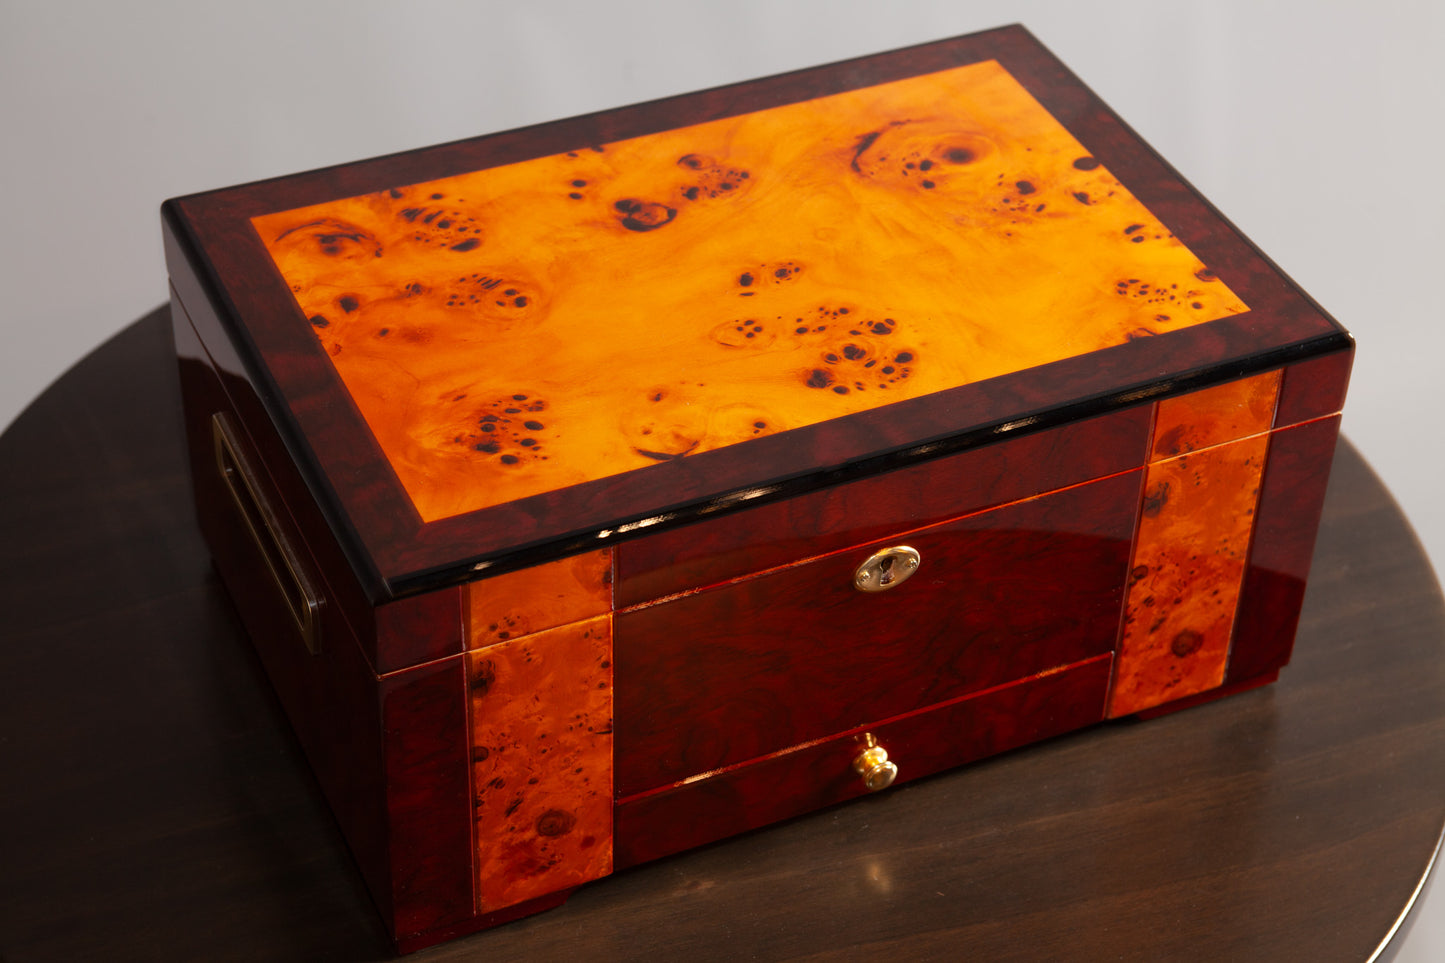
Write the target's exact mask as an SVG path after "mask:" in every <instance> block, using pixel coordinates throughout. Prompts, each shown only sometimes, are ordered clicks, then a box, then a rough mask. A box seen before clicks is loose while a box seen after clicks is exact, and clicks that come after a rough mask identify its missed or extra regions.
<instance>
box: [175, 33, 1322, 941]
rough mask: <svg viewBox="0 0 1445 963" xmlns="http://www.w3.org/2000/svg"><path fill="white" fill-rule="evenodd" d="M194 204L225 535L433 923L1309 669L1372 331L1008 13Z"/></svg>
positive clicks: (204, 403)
mask: <svg viewBox="0 0 1445 963" xmlns="http://www.w3.org/2000/svg"><path fill="white" fill-rule="evenodd" d="M164 223H165V232H166V254H167V262H168V265H169V266H170V270H171V273H172V279H173V291H174V301H175V305H176V309H177V311H176V318H177V349H178V352H179V354H180V356H181V359H182V364H181V371H182V384H183V388H184V392H185V397H186V408H187V414H186V417H187V429H188V433H189V436H190V441H191V446H192V469H193V473H194V475H195V489H196V494H197V501H198V505H199V507H200V518H201V525H202V528H203V531H204V532H205V534H206V536H207V538H208V540H209V541H210V543H211V546H212V549H213V551H214V553H215V555H216V566H217V569H218V571H219V572H220V573H221V575H222V577H223V578H224V579H225V581H226V584H227V586H228V587H229V588H230V590H231V592H232V594H233V596H234V597H235V598H236V600H237V602H238V604H239V606H240V608H241V610H242V613H243V617H244V618H245V619H246V622H247V625H248V627H249V629H250V630H251V632H252V634H253V636H254V638H255V640H256V646H257V650H258V651H259V652H260V654H261V659H262V661H263V663H264V664H265V667H266V670H267V672H268V673H269V674H270V676H271V678H272V680H273V682H274V684H275V687H276V690H277V692H278V694H279V696H280V699H281V701H282V703H283V704H284V705H285V707H286V711H287V713H288V715H289V716H290V718H291V720H292V722H293V723H294V724H295V726H296V729H297V732H298V735H299V738H300V742H301V744H302V746H303V747H304V748H305V750H306V752H307V755H308V757H309V758H310V759H311V761H312V763H313V766H314V768H315V770H316V772H317V777H318V781H319V783H320V785H321V786H322V788H323V790H324V791H325V792H326V795H327V798H328V799H329V801H330V802H331V805H332V806H333V808H334V809H335V810H336V813H337V816H338V821H339V823H340V825H341V826H342V828H343V830H344V832H345V834H346V836H347V839H348V841H349V843H350V845H351V847H352V849H353V851H354V852H355V854H356V856H357V859H358V862H359V864H360V865H361V869H362V873H363V875H364V876H365V878H366V880H367V883H368V885H369V887H370V889H371V891H372V893H373V895H374V897H375V900H376V902H377V905H378V907H379V908H380V910H381V913H382V915H383V918H384V919H385V921H386V925H387V926H388V928H389V930H390V932H391V934H392V935H393V937H394V939H395V940H396V943H397V945H398V947H400V948H402V949H403V950H407V949H415V948H418V947H421V946H425V945H428V944H429V943H432V942H436V941H439V940H441V939H445V938H447V937H449V936H454V935H458V934H461V933H464V932H468V931H471V930H476V929H480V928H485V927H488V926H493V925H496V924H499V923H502V922H505V921H507V920H508V919H513V918H516V917H518V916H522V915H526V914H528V913H531V912H536V911H538V910H540V909H543V908H546V907H547V906H550V905H553V904H555V903H556V902H558V901H560V900H561V899H563V898H564V897H565V895H566V894H567V893H568V892H570V891H571V890H572V889H574V888H575V887H577V886H579V885H581V884H583V883H586V882H588V881H589V880H593V879H596V878H598V877H600V876H604V875H606V874H608V873H610V872H611V871H612V870H613V869H614V868H615V867H622V866H629V865H633V864H635V863H638V862H641V861H644V860H647V859H652V858H655V857H658V856H661V855H665V854H667V853H671V852H675V851H677V850H679V849H682V848H686V847H688V846H692V845H698V844H701V843H704V842H708V841H711V840H716V839H720V838H722V837H725V836H727V835H729V834H730V833H734V832H738V831H741V830H745V829H749V828H754V827H757V826H761V825H763V824H765V823H768V822H770V821H774V820H778V819H783V818H787V817H790V816H793V815H796V814H798V813H802V812H805V811H808V810H810V809H814V808H817V807H819V806H825V805H829V804H832V803H835V802H839V801H842V800H845V799H849V798H852V797H854V796H857V795H861V794H862V793H864V792H865V791H867V787H865V785H864V783H863V780H862V778H861V777H860V775H859V773H858V772H857V771H856V769H855V767H854V765H853V762H854V759H855V758H856V757H857V755H858V753H859V752H860V751H861V750H862V748H863V747H865V746H866V745H868V744H869V742H870V741H871V742H876V743H877V744H878V745H880V746H882V747H883V748H884V749H886V750H887V751H888V753H889V756H890V759H891V760H892V761H893V762H894V763H896V764H897V766H898V767H899V776H898V778H899V780H900V781H903V782H907V781H908V780H911V779H915V778H918V777H920V776H923V775H926V774H928V773H930V772H934V771H937V770H939V769H942V768H946V767H948V766H950V765H956V764H959V763H963V762H967V761H969V760H973V759H977V758H982V757H984V756H987V755H990V754H992V753H996V752H1001V751H1003V750H1006V749H1009V748H1013V747H1015V746H1019V745H1023V744H1025V743H1027V742H1030V741H1033V740H1037V739H1041V738H1045V737H1047V736H1051V735H1055V734H1058V733H1062V732H1065V731H1068V730H1070V729H1074V728H1078V727H1081V726H1085V725H1088V724H1091V723H1093V722H1096V721H1098V720H1100V719H1101V718H1104V717H1107V716H1115V717H1117V716H1120V715H1126V714H1131V713H1139V714H1148V713H1157V712H1162V711H1168V710H1171V709H1174V708H1179V707H1182V706H1185V705H1189V704H1193V703H1194V702H1197V701H1199V700H1202V699H1205V698H1212V697H1215V696H1217V695H1219V694H1221V693H1227V692H1231V691H1237V690H1239V689H1241V688H1245V687H1248V686H1251V685H1256V684H1259V683H1260V682H1261V681H1263V680H1268V679H1272V678H1273V677H1274V676H1275V674H1276V673H1277V672H1278V670H1279V668H1280V667H1281V666H1282V665H1284V663H1285V662H1286V661H1288V659H1289V657H1290V652H1291V644H1292V637H1293V630H1294V625H1295V621H1296V619H1297V617H1298V611H1299V603H1300V599H1301V597H1302V593H1303V586H1304V580H1305V577H1306V575H1307V574H1308V568H1309V562H1310V550H1311V545H1312V539H1313V531H1314V527H1315V524H1316V521H1317V519H1318V515H1319V510H1320V502H1321V498H1322V496H1323V491H1324V478H1325V469H1326V466H1327V464H1328V462H1329V458H1330V453H1331V451H1332V446H1333V444H1334V439H1335V435H1336V431H1337V426H1338V420H1339V419H1338V412H1339V410H1340V405H1341V403H1342V401H1343V396H1344V386H1345V382H1346V380H1347V378H1348V373H1349V366H1350V359H1351V353H1350V350H1349V339H1348V336H1347V335H1346V334H1345V333H1344V332H1343V330H1342V329H1340V328H1339V326H1338V325H1336V324H1335V323H1334V322H1333V321H1331V320H1330V319H1329V318H1328V317H1326V316H1325V315H1323V314H1322V313H1321V312H1320V311H1319V310H1318V308H1317V307H1316V306H1315V305H1314V304H1313V303H1312V302H1311V301H1309V299H1308V298H1307V297H1305V296H1304V295H1302V294H1301V293H1300V292H1298V291H1297V289H1295V288H1294V287H1293V286H1292V285H1291V284H1289V282H1288V281H1287V279H1284V278H1283V277H1282V276H1281V275H1279V273H1278V272H1277V271H1276V270H1275V269H1274V268H1273V266H1272V265H1270V264H1269V263H1268V262H1267V261H1265V260H1264V259H1263V258H1261V257H1260V256H1259V254H1258V252H1257V251H1256V250H1255V249H1254V248H1253V247H1252V246H1251V245H1250V244H1249V243H1248V242H1247V241H1245V240H1244V239H1243V238H1242V237H1240V236H1239V235H1238V233H1237V232H1235V231H1234V229H1233V228H1232V227H1230V226H1229V225H1228V224H1227V223H1225V222H1223V221H1222V220H1221V219H1220V218H1219V217H1218V215H1217V214H1215V213H1214V211H1213V210H1212V208H1210V207H1209V206H1208V205H1207V204H1205V203H1204V202H1202V201H1201V200H1200V199H1199V198H1198V197H1197V195H1195V194H1194V192H1193V191H1192V190H1191V189H1190V188H1188V186H1187V185H1185V184H1183V183H1182V182H1181V181H1180V180H1179V179H1178V177H1177V175H1176V174H1175V173H1174V172H1173V171H1172V170H1170V169H1169V168H1168V167H1167V166H1166V165H1164V164H1163V163H1162V162H1161V161H1160V160H1159V159H1158V157H1157V156H1156V155H1154V154H1153V153H1152V152H1151V151H1149V150H1148V149H1147V148H1146V147H1145V146H1144V145H1142V144H1141V143H1140V142H1139V141H1138V139H1137V137H1135V136H1134V135H1133V134H1132V132H1130V131H1129V130H1128V129H1127V128H1126V127H1124V126H1123V125H1122V123H1120V122H1119V120H1118V119H1117V118H1116V117H1115V116H1114V115H1113V114H1112V113H1111V112H1110V111H1109V110H1108V109H1107V108H1106V107H1105V106H1104V105H1102V104H1101V103H1099V101H1098V100H1097V99H1096V98H1094V97H1093V96H1092V95H1091V94H1090V93H1089V92H1088V91H1087V90H1086V89H1085V88H1083V86H1082V85H1081V84H1079V83H1078V81H1077V80H1076V79H1075V78H1073V77H1072V76H1071V75H1070V74H1069V73H1068V72H1067V71H1066V70H1065V69H1064V68H1062V67H1061V66H1060V65H1059V64H1058V62H1057V61H1055V60H1054V59H1053V58H1052V57H1051V56H1050V55H1049V54H1048V53H1047V52H1046V51H1043V50H1042V48H1040V47H1039V46H1038V45H1037V43H1036V42H1035V41H1033V40H1032V38H1030V37H1029V36H1028V35H1027V34H1026V33H1025V32H1024V31H1022V30H1021V29H1017V28H1013V29H1006V30H1002V31H996V32H992V33H989V34H983V35H978V36H975V37H969V38H959V39H957V40H952V41H945V42H943V43H939V44H931V45H926V46H924V47H919V48H914V49H911V50H908V51H901V52H896V53H892V54H884V55H880V56H878V57H872V58H866V59H863V60H858V61H851V62H848V63H845V64H839V65H833V66H830V67H823V68H817V69H814V70H807V71H800V72H797V73H793V74H789V75H785V76H782V77H776V78H771V79H766V80H762V81H756V82H753V83H750V84H744V85H739V86H736V87H732V88H722V89H719V90H714V91H707V92H704V93H701V94H695V95H690V96H686V97H679V98H673V99H670V100H665V101H659V102H655V103H652V104H647V105H642V106H640V107H634V108H626V109H622V110H618V111H609V112H607V113H605V114H598V115H593V116H590V117H582V118H576V119H573V120H569V121H562V122H558V123H555V124H549V125H544V126H541V127H537V128H531V129H528V130H523V131H516V132H511V133H507V134H501V135H495V136H492V137H485V138H478V139H475V140H472V141H465V142H459V143H457V144H452V145H445V146H443V147H438V148H432V149H428V150H422V151H416V152H412V153H410V154H405V155H397V156H394V157H389V158H381V159H378V160H374V161H367V162H362V163H359V164H354V165H347V166H345V167H341V168H334V169H330V170H326V171H318V172H311V173H308V174H302V175H297V176H295V177H291V178H282V179H278V180H274V181H270V182H264V183H258V184H253V185H246V186H242V187H238V188H233V189H229V190H224V191H217V192H213V193H210V194H205V195H197V196H194V197H189V198H183V199H180V200H177V201H173V202H169V203H168V204H167V206H166V208H165V211H164ZM216 415H220V416H223V417H224V418H226V419H227V421H228V423H230V424H232V425H233V426H234V429H235V435H236V438H237V444H238V445H239V446H240V447H241V448H242V449H243V451H244V452H245V454H246V457H247V458H248V459H251V460H252V461H253V462H254V464H255V465H256V466H257V471H256V486H257V489H258V491H261V492H262V493H264V494H265V496H266V497H267V498H268V499H271V500H272V501H273V502H274V508H275V516H276V520H277V522H276V531H277V534H276V535H275V537H277V538H283V539H285V540H287V543H288V544H289V545H290V546H291V547H292V548H293V549H294V553H295V557H296V558H297V559H298V560H299V561H298V564H299V565H301V566H302V567H304V568H305V570H306V572H307V574H308V575H309V577H310V578H311V579H312V580H313V581H314V583H315V585H316V586H318V594H319V596H320V609H319V615H318V620H319V624H320V630H321V631H320V638H321V644H320V645H319V646H318V647H317V648H316V653H315V654H314V655H313V654H312V653H311V652H310V651H309V650H308V648H307V647H306V645H304V644H303V643H302V641H301V640H300V639H299V638H297V637H296V636H297V633H296V631H295V628H294V625H293V624H292V623H291V620H290V618H289V614H288V612H287V610H286V607H285V604H284V601H283V599H282V597H281V595H280V594H279V593H278V592H277V589H276V586H275V584H273V583H272V582H271V581H270V580H269V578H268V577H267V576H265V574H264V569H263V568H262V567H261V565H260V555H259V554H258V553H259V551H260V549H258V547H257V543H256V541H255V540H254V539H253V538H251V536H250V535H248V534H247V532H246V529H245V527H244V525H243V523H242V520H241V518H240V517H239V516H238V515H237V513H236V511H235V507H234V505H233V504H232V503H231V501H230V500H229V498H228V496H227V494H226V490H225V487H224V484H223V481H222V479H221V477H220V476H219V475H218V474H217V472H216V471H215V466H214V464H213V463H214V456H213V455H212V454H211V448H210V445H211V436H210V433H209V431H210V429H209V425H210V424H211V419H212V418H213V416H216ZM903 545H907V546H909V547H911V548H913V549H915V550H917V551H918V552H920V553H921V564H920V566H919V568H918V569H917V571H916V572H914V573H913V574H912V575H911V577H910V578H909V579H908V580H907V581H906V582H904V583H902V584H900V585H898V586H897V587H895V588H892V589H890V590H888V591H885V592H880V593H876V594H864V593H861V592H859V591H857V590H856V588H855V571H856V570H857V568H858V566H859V564H860V563H861V562H862V561H863V560H864V559H866V558H868V557H870V556H871V555H872V554H873V553H875V552H877V551H880V550H888V549H895V548H897V547H898V546H903Z"/></svg>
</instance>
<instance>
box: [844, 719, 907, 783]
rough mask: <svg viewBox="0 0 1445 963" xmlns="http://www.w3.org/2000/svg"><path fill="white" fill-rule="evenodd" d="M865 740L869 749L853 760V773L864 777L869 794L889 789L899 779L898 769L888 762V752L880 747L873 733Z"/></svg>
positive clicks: (865, 736)
mask: <svg viewBox="0 0 1445 963" xmlns="http://www.w3.org/2000/svg"><path fill="white" fill-rule="evenodd" d="M863 739H864V744H865V745H866V746H867V748H866V749H864V750H863V751H862V752H860V753H858V757H857V758H856V759H854V760H853V771H854V772H856V773H858V775H860V776H862V777H863V785H864V786H867V787H868V791H869V792H878V791H879V790H880V789H887V788H888V787H889V786H891V785H893V780H895V779H897V778H898V767H897V766H895V765H894V764H893V763H891V762H889V761H888V750H887V749H884V748H883V747H882V746H880V745H878V740H876V739H874V738H873V733H871V732H869V733H865V734H864V736H863Z"/></svg>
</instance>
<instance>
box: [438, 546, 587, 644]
mask: <svg viewBox="0 0 1445 963" xmlns="http://www.w3.org/2000/svg"><path fill="white" fill-rule="evenodd" d="M466 591H467V613H466V624H467V648H469V649H478V648H483V647H485V646H488V645H492V644H495V643H497V642H505V641H507V640H508V639H517V638H521V637H522V636H524V635H528V634H530V633H532V632H540V631H542V630H543V629H550V628H554V627H556V626H558V625H565V624H566V623H568V622H575V621H577V620H579V619H585V618H588V617H589V616H594V615H601V614H602V613H604V612H610V611H612V549H601V550H600V551H596V552H586V553H584V554H582V555H574V556H572V557H570V558H561V559H558V560H557V561H555V562H547V563H544V564H542V565H534V566H532V567H531V568H524V569H519V570H517V571H515V572H508V573H506V574H505V575H497V576H494V577H492V578H488V579H482V580H480V581H476V582H472V583H471V584H469V585H468V586H467V588H466Z"/></svg>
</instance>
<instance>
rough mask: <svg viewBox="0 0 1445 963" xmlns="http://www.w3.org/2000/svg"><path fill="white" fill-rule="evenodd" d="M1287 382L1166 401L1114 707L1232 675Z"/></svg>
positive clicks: (1260, 382) (1128, 708)
mask: <svg viewBox="0 0 1445 963" xmlns="http://www.w3.org/2000/svg"><path fill="white" fill-rule="evenodd" d="M1279 384H1280V373H1279V372H1278V371H1270V372H1266V373H1264V374H1261V375H1256V376H1254V377H1252V378H1245V379H1241V380H1239V381H1234V382H1230V383H1228V384H1225V385H1220V386H1218V387H1215V388H1209V389H1205V390H1203V391H1198V392H1194V393H1192V394H1188V395H1183V396H1181V397H1178V398H1172V399H1168V400H1166V401H1163V402H1160V403H1159V406H1158V412H1157V414H1156V417H1155V425H1154V439H1153V444H1152V446H1151V450H1152V451H1153V453H1154V454H1153V459H1154V460H1153V461H1151V463H1150V465H1149V466H1148V470H1147V475H1146V477H1145V481H1144V501H1143V508H1142V510H1141V512H1140V519H1139V529H1138V533H1137V536H1136V541H1135V547H1134V555H1133V559H1132V562H1131V567H1130V572H1129V587H1128V596H1127V600H1126V602H1125V616H1124V629H1123V634H1122V637H1121V639H1120V642H1119V649H1118V657H1117V660H1116V663H1115V670H1114V683H1113V687H1112V690H1111V692H1110V695H1109V715H1110V716H1113V717H1117V716H1123V715H1128V714H1130V713H1133V712H1139V711H1141V710H1144V709H1149V708H1153V707H1154V706H1157V705H1160V704H1162V703H1165V702H1172V701H1174V700H1175V699H1180V698H1183V697H1185V696H1189V695H1194V694H1197V693H1200V692H1204V691H1207V690H1209V689H1213V688H1215V687H1216V686H1218V685H1220V684H1221V683H1222V682H1223V681H1224V676H1225V670H1226V668H1227V667H1228V662H1229V646H1230V638H1231V636H1232V633H1233V629H1234V617H1235V612H1236V610H1237V609H1238V606H1239V593H1240V587H1241V584H1242V582H1243V579H1244V571H1245V565H1246V562H1247V559H1248V555H1249V547H1250V537H1251V535H1252V533H1253V531H1254V515H1255V508H1256V503H1257V502H1258V499H1259V489H1260V482H1261V478H1262V474H1263V471H1264V465H1265V456H1266V454H1267V453H1268V448H1269V434H1268V432H1269V428H1270V425H1271V423H1272V421H1273V418H1274V409H1275V401H1276V399H1277V397H1278V395H1279ZM1231 439H1238V440H1231ZM1221 442H1224V443H1223V444H1221ZM1174 452H1183V454H1178V455H1175V457H1172V458H1170V457H1163V456H1166V455H1169V454H1173V453H1174Z"/></svg>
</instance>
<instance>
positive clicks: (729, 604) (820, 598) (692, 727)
mask: <svg viewBox="0 0 1445 963" xmlns="http://www.w3.org/2000/svg"><path fill="white" fill-rule="evenodd" d="M1140 476H1141V472H1139V471H1138V470H1136V471H1133V472H1129V473H1126V474H1122V475H1116V476H1114V477H1111V478H1107V479H1103V480H1101V481H1098V482H1094V483H1092V484H1089V485H1081V486H1078V487H1076V488H1071V489H1066V490H1064V491H1061V492H1055V493H1052V494H1050V495H1047V496H1043V497H1040V498H1034V499H1028V500H1026V501H1022V502H1017V503H1015V504H1012V505H1008V506H1004V507H1001V508H996V509H993V510H991V511H987V512H982V513H979V514H977V515H973V516H970V517H967V518H963V519H959V520H956V521H953V522H949V523H947V524H944V525H940V526H935V527H932V528H929V529H925V530H922V531H917V532H910V533H907V535H906V536H905V535H900V536H897V537H895V538H893V539H890V540H889V541H888V542H879V543H874V544H872V545H866V546H861V547H859V548H857V549H850V550H848V551H844V552H839V553H836V554H832V555H828V556H825V557H823V558H820V559H817V560H815V561H812V562H810V563H808V564H805V565H799V566H796V567H788V568H782V569H778V570H775V571H773V572H771V573H768V574H764V575H761V576H758V577H756V578H749V579H744V580H741V581H737V582H732V583H729V584H727V585H724V586H721V587H718V588H714V589H711V590H708V591H704V592H700V593H697V594H694V595H689V596H684V597H682V598H677V599H673V600H671V601H667V602H662V603H660V604H657V605H651V606H646V607H643V608H638V609H633V610H631V611H628V612H623V613H620V614H619V615H618V616H617V642H616V645H617V679H618V690H617V792H618V794H619V795H620V796H628V795H632V794H634V793H638V792H643V791H646V790H649V789H654V788H657V787H659V786H665V785H670V784H672V783H675V782H677V781H679V780H682V779H686V778H689V777H692V776H695V775H698V774H700V773H704V772H709V771H711V770H714V769H718V768H721V767H724V766H730V765H734V764H737V763H740V762H743V761H746V760H749V759H755V758H759V757H762V756H766V755H768V754H770V753H773V752H776V751H778V750H780V749H784V748H786V747H788V746H792V745H796V744H798V743H802V742H807V741H809V740H813V739H820V738H823V737H826V736H830V735H832V734H834V733H837V732H842V731H845V730H848V729H851V728H852V727H854V726H858V725H862V724H864V723H866V722H869V721H870V720H876V719H882V718H888V717H890V716H894V715H898V714H900V713H904V712H911V711H913V710H914V709H917V708H919V707H920V706H926V705H933V704H936V703H939V702H942V701H944V700H947V699H950V698H954V697H957V696H960V695H963V694H965V693H968V692H974V691H978V690H981V689H986V688H989V687H990V686H995V685H1000V684H1002V683H1005V682H1009V681H1012V680H1014V679H1019V678H1025V677H1028V676H1031V675H1035V674H1037V673H1039V672H1043V671H1045V670H1048V669H1052V668H1056V667H1058V666H1061V665H1068V664H1071V663H1074V662H1077V661H1080V660H1082V659H1086V658H1089V657H1091V656H1095V655H1099V654H1102V653H1105V652H1109V651H1111V650H1112V649H1113V647H1114V640H1115V636H1116V635H1117V633H1118V626H1119V616H1120V606H1121V604H1122V601H1123V598H1122V596H1123V585H1124V580H1125V576H1126V573H1127V565H1128V552H1129V539H1130V536H1131V534H1132V532H1133V528H1134V513H1135V510H1136V506H1137V505H1138V497H1139V483H1140ZM903 541H906V543H907V544H909V545H911V546H913V547H914V548H916V549H917V550H918V551H919V552H920V553H921V554H922V556H923V561H922V565H921V566H920V568H919V570H918V572H917V573H916V574H915V575H914V576H913V577H912V578H911V579H909V580H908V581H907V582H905V583H904V584H902V585H900V586H899V587H898V588H896V589H893V590H890V591H887V592H882V593H878V594H864V593H860V592H858V591H857V590H855V589H854V587H853V571H854V569H855V567H856V566H857V565H858V564H859V563H860V562H862V561H863V559H865V558H867V557H868V555H869V554H871V553H872V552H873V551H874V550H875V549H877V548H880V547H883V546H884V545H888V544H896V543H898V542H903Z"/></svg>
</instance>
